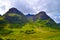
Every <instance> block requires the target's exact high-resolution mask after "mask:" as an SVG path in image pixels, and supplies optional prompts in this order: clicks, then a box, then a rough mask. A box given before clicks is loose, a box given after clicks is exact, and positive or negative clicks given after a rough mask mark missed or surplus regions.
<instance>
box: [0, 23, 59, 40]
mask: <svg viewBox="0 0 60 40" xmlns="http://www.w3.org/2000/svg"><path fill="white" fill-rule="evenodd" d="M5 29H7V30H11V31H13V32H11V33H10V34H9V35H0V38H2V39H4V40H60V30H57V29H52V28H49V27H37V26H36V25H35V24H33V23H32V24H30V23H27V24H26V25H24V26H23V27H22V28H5Z"/></svg>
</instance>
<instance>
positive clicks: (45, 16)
mask: <svg viewBox="0 0 60 40" xmlns="http://www.w3.org/2000/svg"><path fill="white" fill-rule="evenodd" d="M36 17H37V18H38V19H45V20H46V19H51V18H50V17H49V16H48V15H47V14H46V12H44V11H41V12H39V13H38V14H37V15H36Z"/></svg>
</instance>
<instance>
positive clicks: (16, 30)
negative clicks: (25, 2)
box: [0, 8, 60, 40]
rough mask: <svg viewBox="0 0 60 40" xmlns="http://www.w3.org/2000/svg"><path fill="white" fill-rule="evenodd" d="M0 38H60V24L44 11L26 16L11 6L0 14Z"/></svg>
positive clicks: (3, 39) (4, 39) (15, 39)
mask: <svg viewBox="0 0 60 40" xmlns="http://www.w3.org/2000/svg"><path fill="white" fill-rule="evenodd" d="M29 18H30V19H31V20H29ZM32 20H33V21H32ZM0 40H60V26H59V25H58V24H57V23H55V21H54V20H52V19H51V18H50V17H49V16H48V15H47V14H46V12H44V11H41V12H39V13H38V14H37V15H32V16H29V17H28V16H25V15H24V14H22V12H20V11H18V10H17V9H16V8H11V9H9V11H8V12H7V13H6V14H4V15H3V16H0Z"/></svg>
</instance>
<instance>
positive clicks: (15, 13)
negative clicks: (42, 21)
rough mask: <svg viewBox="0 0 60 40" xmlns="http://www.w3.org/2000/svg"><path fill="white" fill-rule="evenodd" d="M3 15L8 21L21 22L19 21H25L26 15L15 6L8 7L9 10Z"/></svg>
mask: <svg viewBox="0 0 60 40" xmlns="http://www.w3.org/2000/svg"><path fill="white" fill-rule="evenodd" d="M3 16H4V18H5V19H6V20H7V21H9V22H10V23H19V24H21V23H26V22H27V18H26V16H25V15H24V14H23V13H22V12H20V11H19V10H17V9H16V8H11V9H9V11H8V12H7V13H5V14H4V15H3Z"/></svg>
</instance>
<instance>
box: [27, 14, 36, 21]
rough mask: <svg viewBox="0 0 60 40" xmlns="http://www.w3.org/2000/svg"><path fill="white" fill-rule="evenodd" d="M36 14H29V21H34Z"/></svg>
mask: <svg viewBox="0 0 60 40" xmlns="http://www.w3.org/2000/svg"><path fill="white" fill-rule="evenodd" d="M34 16H35V15H31V14H27V15H26V17H27V19H28V20H29V21H33V20H34Z"/></svg>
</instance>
